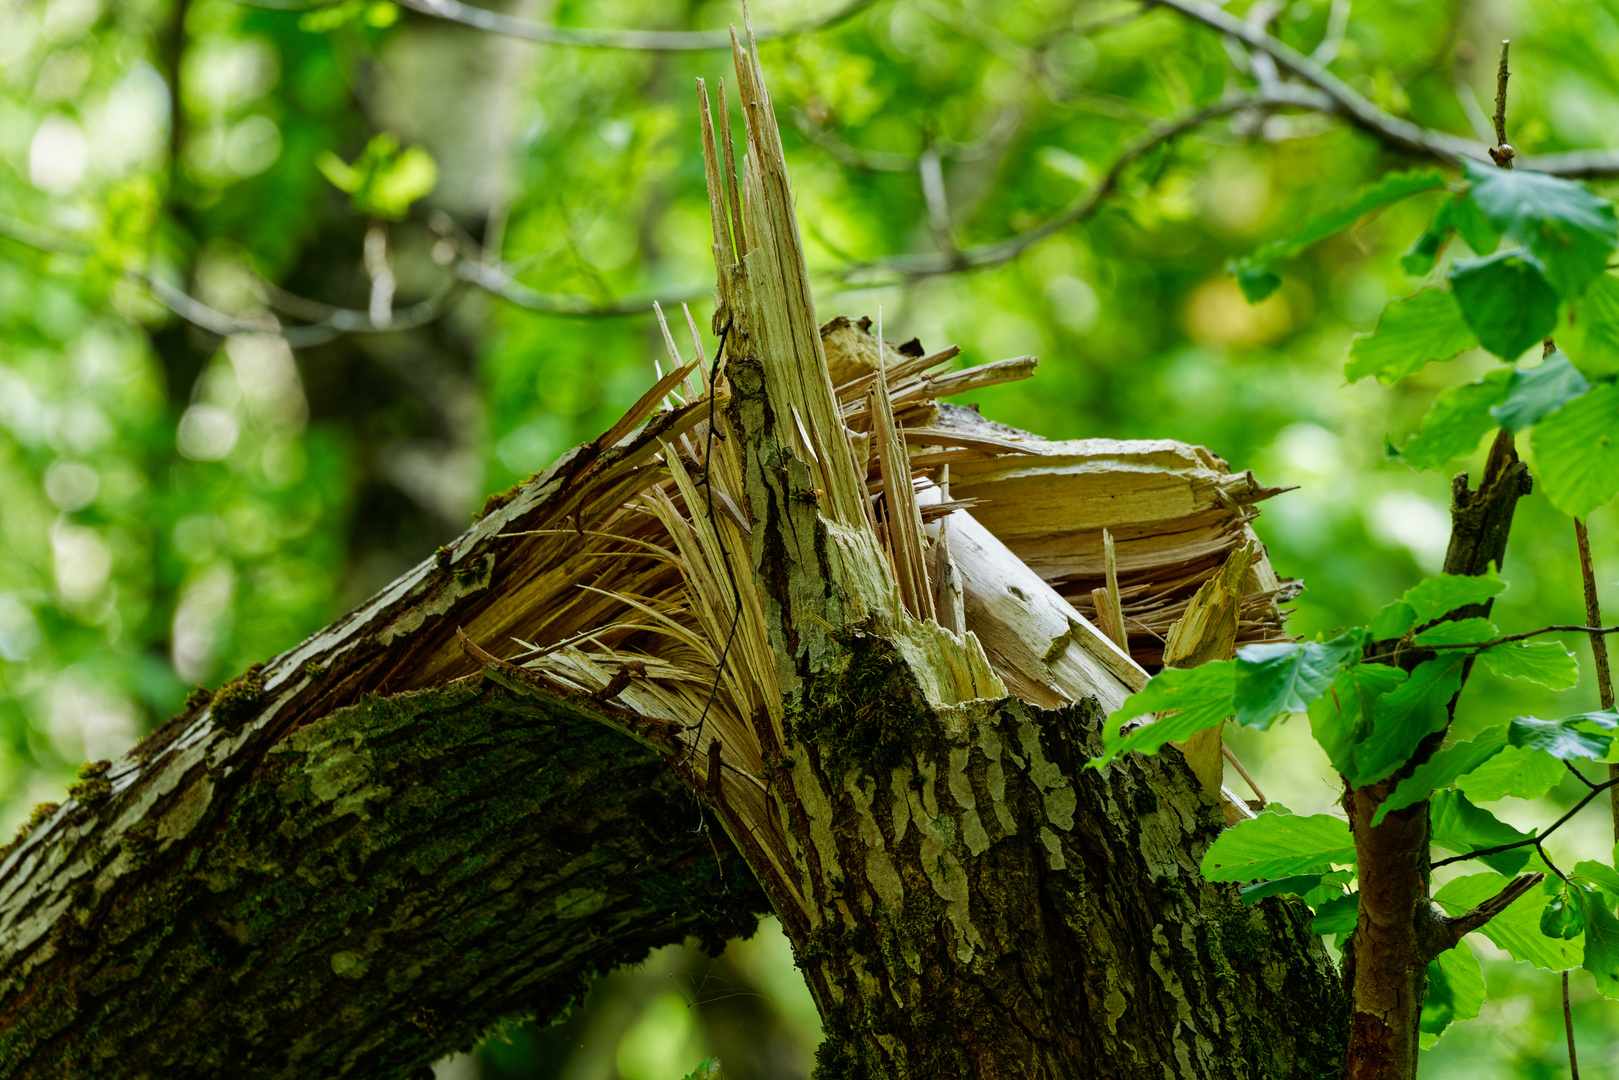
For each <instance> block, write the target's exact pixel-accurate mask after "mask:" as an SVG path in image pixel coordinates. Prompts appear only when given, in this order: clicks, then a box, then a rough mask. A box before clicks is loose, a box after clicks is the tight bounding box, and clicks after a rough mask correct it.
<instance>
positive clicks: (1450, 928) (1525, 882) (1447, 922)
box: [1423, 873, 1546, 960]
mask: <svg viewBox="0 0 1619 1080" xmlns="http://www.w3.org/2000/svg"><path fill="white" fill-rule="evenodd" d="M1545 879H1546V875H1545V874H1538V873H1537V874H1523V875H1521V876H1519V877H1515V878H1513V879H1512V880H1511V881H1509V882H1508V883H1507V884H1506V886H1505V887H1504V888H1503V889H1502V890H1501V891H1500V892H1498V893H1496V894H1495V895H1494V896H1492V897H1490V898H1489V899H1488V900H1486V901H1484V902H1483V903H1482V904H1480V905H1479V906H1478V907H1476V908H1474V909H1473V910H1472V911H1468V912H1465V913H1463V914H1461V915H1458V916H1456V917H1455V918H1454V919H1438V920H1435V922H1434V923H1433V924H1432V926H1431V927H1430V928H1429V930H1428V933H1427V934H1426V935H1425V939H1424V941H1423V946H1424V951H1425V952H1426V953H1427V956H1426V959H1428V960H1432V959H1433V958H1434V957H1436V956H1438V955H1439V954H1440V953H1442V952H1445V951H1446V950H1448V949H1453V948H1455V947H1456V946H1457V945H1458V944H1460V942H1461V940H1462V938H1464V937H1466V936H1467V935H1468V934H1471V933H1472V932H1473V931H1474V930H1477V929H1478V928H1479V927H1481V926H1483V925H1484V924H1485V923H1487V922H1489V921H1490V920H1491V919H1493V918H1495V917H1496V916H1497V915H1499V914H1501V912H1503V911H1505V910H1506V909H1507V908H1508V907H1510V906H1512V902H1513V901H1514V900H1516V899H1518V897H1520V896H1522V895H1523V894H1524V893H1526V892H1528V891H1529V890H1530V889H1533V888H1534V887H1535V886H1536V885H1539V884H1540V883H1541V882H1542V881H1544V880H1545Z"/></svg>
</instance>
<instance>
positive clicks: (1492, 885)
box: [1434, 874, 1585, 971]
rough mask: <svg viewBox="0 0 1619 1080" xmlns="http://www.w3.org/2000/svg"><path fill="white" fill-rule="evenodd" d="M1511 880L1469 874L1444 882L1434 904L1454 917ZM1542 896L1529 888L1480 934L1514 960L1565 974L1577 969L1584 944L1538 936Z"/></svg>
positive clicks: (1505, 877) (1471, 908)
mask: <svg viewBox="0 0 1619 1080" xmlns="http://www.w3.org/2000/svg"><path fill="white" fill-rule="evenodd" d="M1511 881H1512V879H1511V878H1510V877H1507V876H1506V875H1504V874H1468V875H1466V876H1465V877H1459V878H1456V879H1455V880H1453V881H1450V882H1447V883H1446V884H1445V886H1444V887H1443V888H1441V889H1440V890H1439V891H1438V892H1437V893H1435V894H1434V902H1435V903H1436V904H1438V905H1439V906H1440V907H1441V908H1443V909H1444V911H1445V914H1446V915H1449V916H1450V917H1451V918H1455V917H1456V916H1458V915H1465V914H1466V913H1467V912H1469V911H1472V910H1473V909H1474V908H1476V907H1478V906H1479V905H1480V904H1482V903H1483V902H1484V901H1486V900H1488V899H1490V897H1492V896H1497V895H1499V894H1500V892H1501V890H1502V889H1504V888H1506V887H1507V885H1508V884H1510V883H1511ZM1541 895H1542V894H1541V893H1540V892H1539V890H1535V889H1531V890H1530V891H1529V892H1528V893H1526V894H1525V895H1523V896H1520V897H1518V899H1516V900H1514V901H1513V902H1512V903H1511V904H1509V905H1508V906H1507V908H1506V910H1504V911H1501V912H1499V913H1497V914H1496V916H1495V917H1494V918H1492V919H1491V920H1490V921H1489V922H1487V923H1485V924H1484V927H1483V929H1482V930H1481V931H1479V932H1480V933H1482V934H1483V935H1484V936H1485V937H1487V938H1489V939H1490V941H1491V942H1492V943H1494V945H1495V946H1496V947H1497V948H1499V949H1504V950H1506V952H1507V953H1509V954H1510V955H1511V956H1512V958H1513V959H1514V960H1520V961H1525V962H1527V963H1531V964H1534V965H1535V966H1536V967H1542V968H1545V969H1546V970H1548V971H1567V970H1568V969H1569V968H1572V967H1577V966H1579V963H1580V954H1581V952H1582V951H1583V950H1584V948H1585V943H1584V941H1578V940H1576V941H1565V940H1562V939H1559V938H1548V937H1546V936H1545V935H1544V934H1542V933H1541V931H1540V910H1541V906H1542V905H1541V900H1540V897H1541Z"/></svg>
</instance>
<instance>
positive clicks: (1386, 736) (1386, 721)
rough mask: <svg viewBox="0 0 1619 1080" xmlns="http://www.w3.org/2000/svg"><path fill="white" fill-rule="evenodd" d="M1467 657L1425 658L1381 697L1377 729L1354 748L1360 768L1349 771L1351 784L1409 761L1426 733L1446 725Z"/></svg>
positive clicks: (1376, 710) (1367, 780)
mask: <svg viewBox="0 0 1619 1080" xmlns="http://www.w3.org/2000/svg"><path fill="white" fill-rule="evenodd" d="M1463 659H1464V658H1463V654H1461V653H1451V654H1448V655H1443V656H1440V657H1439V658H1438V659H1435V660H1427V661H1424V662H1423V663H1421V664H1418V665H1417V666H1416V669H1415V670H1413V671H1412V672H1411V677H1410V678H1408V679H1406V680H1405V682H1403V683H1401V684H1400V685H1399V686H1397V687H1395V688H1394V689H1393V690H1391V691H1390V692H1389V693H1387V694H1385V695H1383V696H1382V697H1381V698H1378V699H1377V700H1376V702H1375V704H1374V706H1373V709H1372V730H1371V732H1370V734H1368V735H1367V736H1366V738H1365V740H1364V741H1363V742H1361V743H1360V745H1358V746H1356V747H1355V748H1354V751H1353V755H1354V768H1353V769H1352V770H1351V771H1349V772H1347V773H1345V774H1344V775H1345V776H1346V777H1347V778H1348V780H1349V782H1350V783H1351V784H1353V785H1354V786H1356V787H1364V786H1365V785H1367V784H1370V783H1375V782H1376V781H1378V780H1381V779H1383V778H1384V777H1386V776H1388V775H1389V774H1390V773H1393V772H1394V771H1395V770H1396V769H1398V768H1399V767H1400V766H1401V765H1404V764H1405V763H1406V761H1408V760H1409V759H1410V757H1411V755H1412V754H1414V753H1415V752H1416V749H1417V745H1418V744H1419V743H1421V742H1422V740H1423V739H1426V738H1427V737H1428V736H1429V735H1432V734H1433V733H1434V732H1436V731H1443V730H1444V728H1445V725H1446V724H1448V723H1449V722H1450V713H1449V710H1448V708H1447V706H1448V705H1449V703H1450V699H1451V698H1452V697H1454V696H1455V695H1456V691H1457V690H1458V689H1460V688H1461V685H1462V675H1461V672H1462V663H1463ZM1363 666H1370V665H1363Z"/></svg>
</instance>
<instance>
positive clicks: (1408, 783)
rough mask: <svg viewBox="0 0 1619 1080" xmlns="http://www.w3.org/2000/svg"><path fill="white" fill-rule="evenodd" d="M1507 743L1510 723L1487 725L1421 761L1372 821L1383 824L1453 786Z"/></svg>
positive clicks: (1379, 805) (1373, 816)
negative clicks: (1461, 740) (1384, 820)
mask: <svg viewBox="0 0 1619 1080" xmlns="http://www.w3.org/2000/svg"><path fill="white" fill-rule="evenodd" d="M1506 746H1507V729H1506V725H1504V724H1502V725H1498V726H1496V727H1492V728H1487V729H1485V730H1484V731H1481V732H1479V733H1478V734H1477V735H1476V736H1474V737H1473V738H1472V739H1471V740H1470V741H1468V742H1463V743H1457V744H1456V745H1455V746H1447V747H1445V748H1444V749H1443V750H1440V751H1438V752H1437V753H1435V754H1434V756H1433V757H1431V758H1429V759H1428V760H1427V761H1425V762H1423V763H1422V764H1421V765H1418V766H1417V767H1416V769H1415V770H1414V771H1413V772H1412V773H1411V775H1410V776H1408V777H1406V778H1405V779H1404V780H1401V781H1400V785H1399V787H1396V788H1395V789H1394V793H1393V794H1391V795H1390V796H1389V797H1388V798H1386V799H1384V800H1383V801H1382V802H1381V803H1379V804H1378V807H1377V812H1376V813H1375V814H1373V815H1372V824H1373V825H1381V824H1383V819H1384V818H1385V817H1387V816H1388V815H1390V814H1392V813H1394V812H1395V811H1396V810H1404V809H1405V808H1406V807H1408V806H1414V805H1416V804H1417V803H1419V802H1421V801H1422V800H1423V799H1426V798H1427V797H1428V796H1429V795H1432V794H1433V793H1434V792H1436V791H1438V790H1439V789H1440V788H1444V787H1449V786H1450V785H1451V784H1453V783H1455V782H1456V780H1457V779H1458V778H1459V777H1461V776H1464V775H1466V774H1467V773H1470V772H1472V771H1473V770H1475V769H1477V768H1478V767H1479V766H1481V765H1483V764H1484V763H1485V762H1487V761H1489V760H1490V759H1491V758H1493V757H1495V755H1497V754H1499V753H1500V752H1501V751H1502V750H1504V749H1505V748H1506Z"/></svg>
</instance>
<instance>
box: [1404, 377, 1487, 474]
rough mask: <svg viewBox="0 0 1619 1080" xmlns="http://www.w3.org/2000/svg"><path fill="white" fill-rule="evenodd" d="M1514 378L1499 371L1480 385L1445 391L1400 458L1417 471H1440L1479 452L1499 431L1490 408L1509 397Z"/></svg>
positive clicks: (1464, 385) (1478, 382) (1473, 383)
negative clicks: (1485, 440)
mask: <svg viewBox="0 0 1619 1080" xmlns="http://www.w3.org/2000/svg"><path fill="white" fill-rule="evenodd" d="M1511 379H1512V372H1510V371H1507V370H1505V369H1501V368H1497V369H1496V370H1494V371H1492V372H1490V373H1489V374H1488V375H1485V376H1484V378H1482V379H1480V380H1478V381H1477V382H1470V383H1464V384H1462V385H1461V386H1452V387H1451V388H1450V389H1448V390H1445V391H1442V392H1441V393H1440V394H1439V396H1438V397H1436V398H1434V402H1433V407H1432V408H1430V409H1429V410H1428V415H1427V416H1425V417H1423V419H1422V429H1421V430H1420V431H1418V432H1417V433H1416V434H1415V435H1413V436H1412V437H1411V439H1410V440H1409V441H1407V442H1406V444H1405V446H1404V447H1402V448H1401V450H1400V456H1401V457H1402V458H1404V459H1405V461H1406V462H1407V463H1408V464H1410V465H1411V466H1412V467H1413V468H1417V469H1437V468H1439V467H1440V466H1442V465H1444V464H1445V463H1446V462H1448V461H1451V460H1453V459H1455V458H1459V457H1464V456H1466V455H1467V454H1471V453H1472V452H1473V451H1474V450H1477V449H1478V443H1479V440H1480V439H1482V438H1483V437H1484V436H1485V435H1487V434H1489V433H1490V432H1491V431H1494V430H1495V417H1493V416H1491V415H1490V407H1491V406H1492V405H1495V404H1497V403H1499V402H1500V401H1501V400H1502V399H1503V398H1505V397H1506V396H1507V383H1508V382H1510V381H1511Z"/></svg>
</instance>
